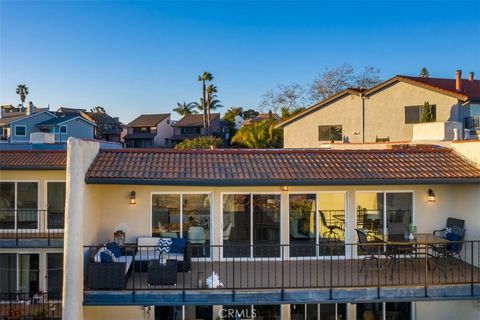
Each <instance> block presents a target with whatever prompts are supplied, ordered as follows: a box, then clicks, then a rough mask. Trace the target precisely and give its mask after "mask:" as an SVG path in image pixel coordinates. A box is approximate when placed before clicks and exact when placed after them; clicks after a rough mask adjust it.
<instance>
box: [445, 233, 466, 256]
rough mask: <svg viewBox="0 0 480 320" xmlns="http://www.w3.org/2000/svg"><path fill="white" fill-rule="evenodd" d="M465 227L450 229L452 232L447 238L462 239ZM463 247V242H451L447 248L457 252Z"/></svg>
mask: <svg viewBox="0 0 480 320" xmlns="http://www.w3.org/2000/svg"><path fill="white" fill-rule="evenodd" d="M463 232H464V229H463V228H458V227H457V228H455V229H453V228H452V229H450V232H449V233H448V234H447V237H446V239H447V240H449V241H460V240H462V236H463ZM460 248H461V243H460V242H457V243H449V244H447V250H449V251H453V252H457V251H459V250H460Z"/></svg>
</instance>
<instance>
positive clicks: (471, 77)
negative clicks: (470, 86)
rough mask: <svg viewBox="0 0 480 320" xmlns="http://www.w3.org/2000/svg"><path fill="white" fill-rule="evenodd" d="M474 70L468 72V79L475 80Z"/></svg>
mask: <svg viewBox="0 0 480 320" xmlns="http://www.w3.org/2000/svg"><path fill="white" fill-rule="evenodd" d="M473 75H474V74H473V71H470V73H469V74H468V81H473Z"/></svg>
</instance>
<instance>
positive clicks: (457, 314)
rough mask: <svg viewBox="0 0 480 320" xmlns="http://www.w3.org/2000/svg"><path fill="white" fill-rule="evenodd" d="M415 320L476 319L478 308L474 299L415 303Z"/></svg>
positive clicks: (478, 312)
mask: <svg viewBox="0 0 480 320" xmlns="http://www.w3.org/2000/svg"><path fill="white" fill-rule="evenodd" d="M415 314H416V318H415V319H417V320H451V319H459V320H460V319H461V320H478V319H480V308H479V303H478V300H477V301H475V300H473V301H470V300H466V301H433V302H423V301H419V302H417V303H416V312H415Z"/></svg>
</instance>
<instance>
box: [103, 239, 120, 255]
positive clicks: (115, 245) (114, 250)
mask: <svg viewBox="0 0 480 320" xmlns="http://www.w3.org/2000/svg"><path fill="white" fill-rule="evenodd" d="M105 246H106V247H107V249H108V250H110V251H111V252H112V253H113V255H114V256H115V257H116V258H119V257H121V256H122V249H120V246H119V245H118V243H116V242H115V241H113V242H110V243H107V244H106V245H105Z"/></svg>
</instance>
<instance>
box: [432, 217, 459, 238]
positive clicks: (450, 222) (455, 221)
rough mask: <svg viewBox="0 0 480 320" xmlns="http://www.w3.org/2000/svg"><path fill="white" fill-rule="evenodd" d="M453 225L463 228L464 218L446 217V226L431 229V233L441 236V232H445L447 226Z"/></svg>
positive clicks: (451, 226)
mask: <svg viewBox="0 0 480 320" xmlns="http://www.w3.org/2000/svg"><path fill="white" fill-rule="evenodd" d="M453 227H458V228H465V220H462V219H457V218H452V217H448V218H447V225H446V227H445V228H443V229H440V230H435V231H433V235H435V236H437V237H443V233H444V232H445V230H447V228H453Z"/></svg>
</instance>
